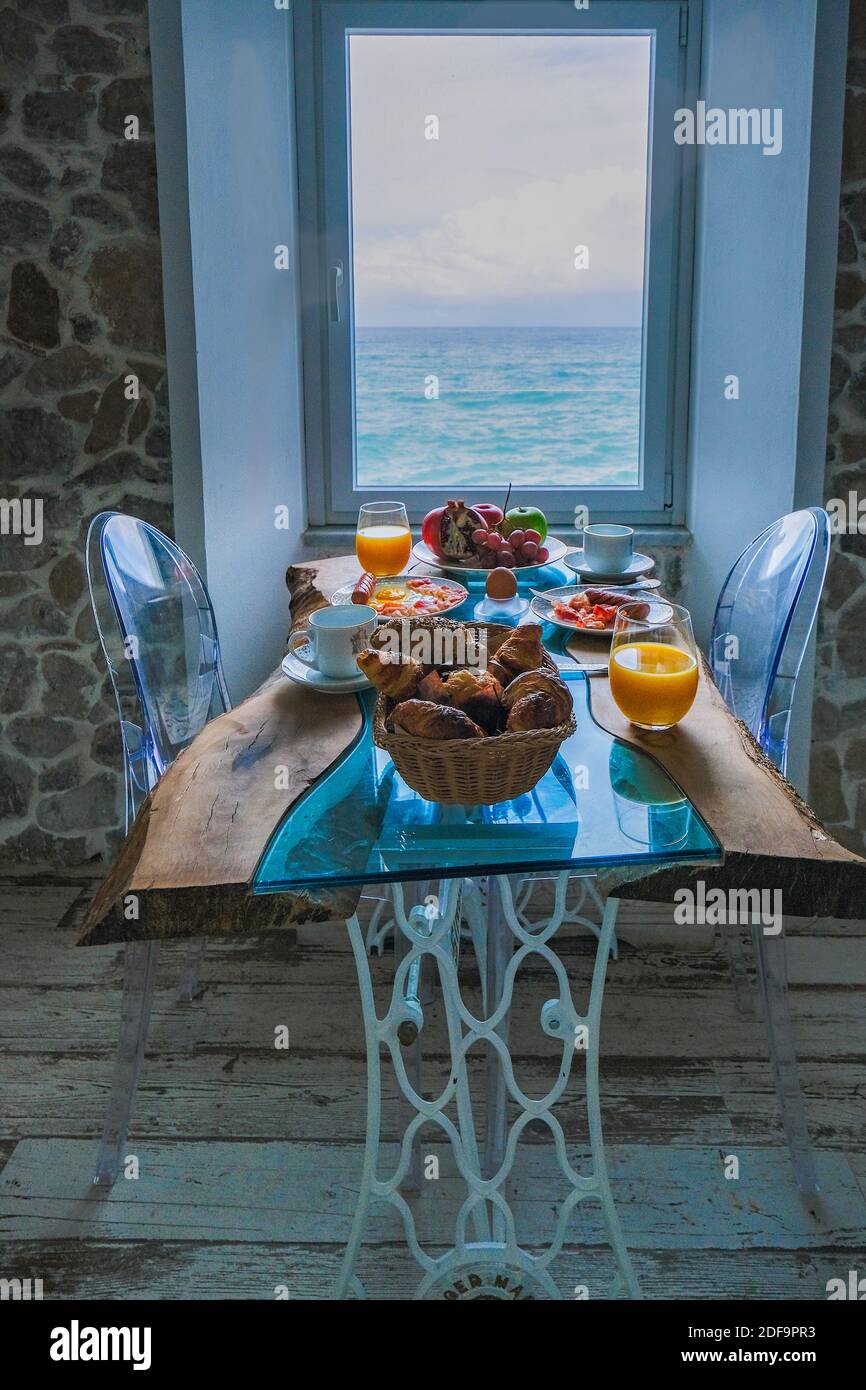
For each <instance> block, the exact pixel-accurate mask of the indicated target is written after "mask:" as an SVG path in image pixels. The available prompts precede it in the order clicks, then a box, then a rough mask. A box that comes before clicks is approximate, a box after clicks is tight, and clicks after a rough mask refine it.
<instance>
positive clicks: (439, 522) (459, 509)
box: [421, 500, 487, 560]
mask: <svg viewBox="0 0 866 1390" xmlns="http://www.w3.org/2000/svg"><path fill="white" fill-rule="evenodd" d="M473 531H484V532H486V531H487V522H486V521H485V519H484V517H483V516H481V514H480V513H479V512H477V511H476V510H475V508H474V507H467V506H466V504H465V502H463V501H459V502H455V501H453V500H452V501H449V503H448V505H447V506H446V507H436V508H435V509H434V510H433V511H432V512H428V513H427V515H426V516H425V518H424V522H423V525H422V527H421V535H422V538H423V540H424V541H425V543H426V544H427V545H429V547H430V549H431V550H432V551H433V552H434V554H435V555H438V556H439V558H440V559H441V560H446V559H447V560H470V559H472V558H474V556H475V554H476V553H477V544H476V542H475V541H474V540H473V535H472V533H473Z"/></svg>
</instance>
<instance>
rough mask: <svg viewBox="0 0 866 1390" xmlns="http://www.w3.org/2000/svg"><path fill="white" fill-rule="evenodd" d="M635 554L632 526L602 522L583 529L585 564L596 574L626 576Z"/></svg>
mask: <svg viewBox="0 0 866 1390" xmlns="http://www.w3.org/2000/svg"><path fill="white" fill-rule="evenodd" d="M633 554H634V531H633V530H632V528H631V527H630V526H616V525H608V524H607V523H605V522H601V523H599V524H598V525H594V526H584V528H583V563H584V565H585V567H586V568H587V569H588V570H593V571H594V572H595V573H596V574H625V572H626V570H627V569H628V567H629V565H630V563H631V558H632V555H633Z"/></svg>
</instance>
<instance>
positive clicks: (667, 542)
mask: <svg viewBox="0 0 866 1390" xmlns="http://www.w3.org/2000/svg"><path fill="white" fill-rule="evenodd" d="M416 529H417V528H416ZM556 529H557V528H556V527H554V530H556ZM560 529H564V528H560ZM301 541H302V543H303V545H304V547H305V548H306V549H308V550H315V551H316V552H317V553H318V554H321V555H324V554H326V553H327V554H329V555H340V554H345V553H346V552H347V551H352V550H354V548H355V528H354V526H308V527H307V529H306V531H304V533H303V535H302V537H301ZM635 542H636V544H637V546H638V548H641V547H643V546H656V547H662V546H663V547H665V548H666V549H674V550H685V549H687V548H688V546H690V545H691V543H692V534H691V531H689V529H688V527H686V526H636V527H635ZM575 543H576V536H575Z"/></svg>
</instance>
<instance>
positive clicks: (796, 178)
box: [687, 0, 818, 641]
mask: <svg viewBox="0 0 866 1390" xmlns="http://www.w3.org/2000/svg"><path fill="white" fill-rule="evenodd" d="M815 8H816V6H815V0H798V3H797V4H795V5H791V4H790V0H761V3H760V4H751V3H736V2H735V3H731V0H707V3H706V7H705V13H704V62H703V70H702V76H701V95H702V97H704V99H705V100H706V101H707V103H708V105H712V106H719V107H722V108H724V109H726V110H727V109H728V108H731V107H743V106H745V107H752V106H757V107H765V106H766V107H770V108H774V107H781V109H782V111H783V126H782V129H783V143H782V150H781V153H780V154H778V155H776V156H765V155H764V154H762V152H761V149H760V148H759V147H757V146H741V145H730V146H725V145H715V146H706V147H704V149H703V150H702V151H701V152H700V161H699V172H698V209H697V221H698V229H697V242H696V259H695V294H694V332H693V350H692V397H691V429H690V457H689V494H688V514H687V515H688V526H689V529H690V530H691V531H692V534H693V537H694V542H693V547H692V551H691V554H690V556H689V576H688V600H687V601H688V603H689V606H690V607H691V608H692V610H693V612H694V615H695V618H696V626H697V628H698V629H699V634H700V637H701V640H703V641H705V640H706V637H707V635H708V633H709V628H710V624H711V622H712V616H713V608H714V604H715V599H716V596H717V594H718V591H719V588H720V586H721V583H722V582H723V580H724V578H725V575H726V573H727V571H728V569H729V568H730V566H731V564H732V563H733V561H734V560H735V559H736V557H737V555H738V553H739V551H740V550H741V549H742V548H743V545H744V544H745V543H746V541H747V540H748V539H749V538H750V536H751V535H754V534H756V533H757V532H758V531H760V530H761V529H762V528H763V527H764V526H766V525H767V524H768V523H769V522H770V521H772V520H773V519H774V518H775V517H777V516H780V515H782V513H784V512H786V511H790V510H791V508H792V506H793V502H794V484H795V463H796V457H797V426H798V408H799V400H800V335H801V331H802V325H803V296H804V283H803V278H804V265H805V250H806V214H807V201H808V200H807V195H808V181H809V158H808V152H809V137H810V121H811V111H812V67H813V49H814V38H815ZM731 373H735V374H736V375H737V376H738V377H739V382H740V386H739V389H740V399H739V400H736V401H731V400H726V399H725V396H724V381H725V377H726V376H727V375H729V374H731ZM814 500H818V499H814Z"/></svg>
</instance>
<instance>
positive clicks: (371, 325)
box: [355, 323, 643, 329]
mask: <svg viewBox="0 0 866 1390" xmlns="http://www.w3.org/2000/svg"><path fill="white" fill-rule="evenodd" d="M355 327H356V328H443V329H449V328H472V329H478V328H593V329H594V328H642V327H643V324H640V323H356V324H355Z"/></svg>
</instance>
